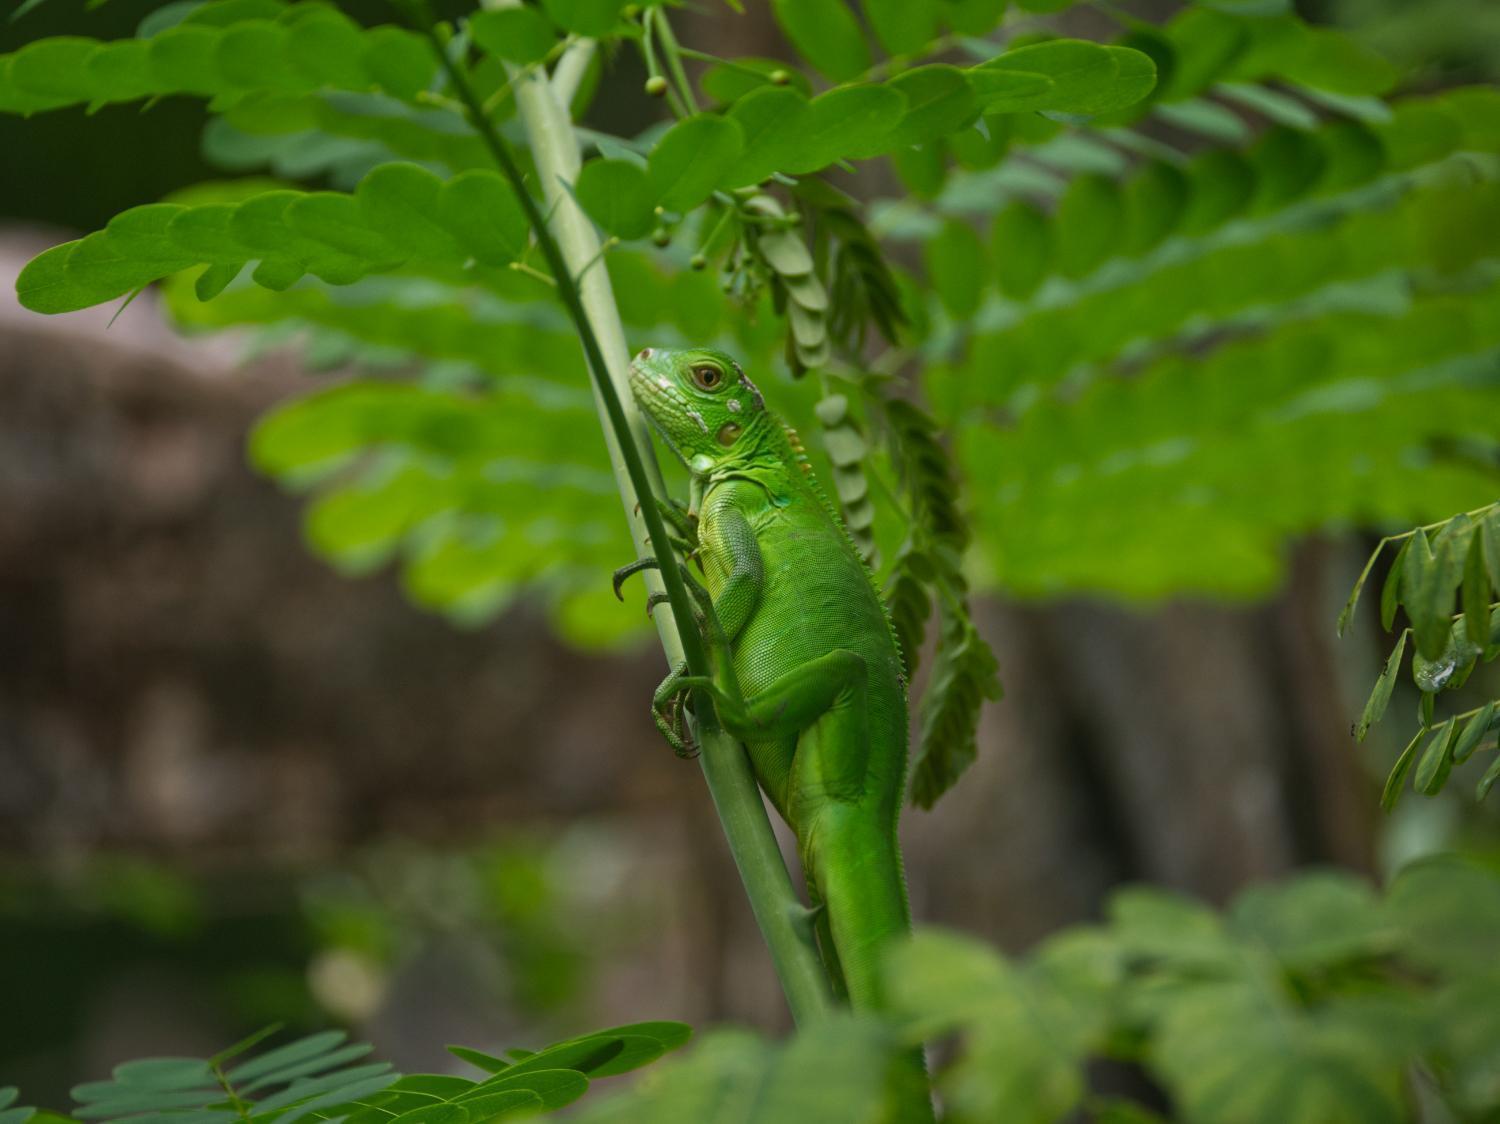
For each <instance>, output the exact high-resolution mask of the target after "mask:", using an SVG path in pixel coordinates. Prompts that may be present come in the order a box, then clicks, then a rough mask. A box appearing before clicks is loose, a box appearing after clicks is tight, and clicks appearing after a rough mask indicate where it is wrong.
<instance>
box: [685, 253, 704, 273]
mask: <svg viewBox="0 0 1500 1124" xmlns="http://www.w3.org/2000/svg"><path fill="white" fill-rule="evenodd" d="M688 265H690V266H692V267H693V268H694V269H707V268H708V259H707V258H706V257H704V256H703V255H702V254H694V255H693V256H692V257H691V258H689V259H688Z"/></svg>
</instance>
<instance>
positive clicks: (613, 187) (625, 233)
mask: <svg viewBox="0 0 1500 1124" xmlns="http://www.w3.org/2000/svg"><path fill="white" fill-rule="evenodd" d="M573 193H574V195H576V196H577V198H578V203H579V205H580V206H581V207H582V208H583V209H584V210H585V211H587V212H588V213H589V217H590V218H592V219H593V220H594V221H595V222H597V223H598V224H599V225H600V226H602V227H603V228H604V229H605V230H606V231H608V232H609V233H610V234H613V235H615V236H616V237H617V238H623V239H626V240H630V239H635V238H644V237H645V236H646V235H647V234H650V233H651V228H652V227H653V226H654V225H655V223H656V214H655V210H654V208H655V206H656V190H655V188H654V187H653V185H652V182H651V177H650V176H649V175H647V173H646V170H645V169H644V168H642V167H640V166H639V165H638V164H632V163H631V162H630V161H628V160H590V161H589V162H588V163H587V164H585V165H584V166H583V168H582V170H581V171H580V172H579V173H578V182H577V183H576V184H574V185H573Z"/></svg>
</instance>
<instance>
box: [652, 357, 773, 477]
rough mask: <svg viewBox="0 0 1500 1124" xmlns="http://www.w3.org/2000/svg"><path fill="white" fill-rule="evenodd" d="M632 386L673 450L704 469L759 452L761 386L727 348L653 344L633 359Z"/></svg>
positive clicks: (701, 471) (763, 412)
mask: <svg viewBox="0 0 1500 1124" xmlns="http://www.w3.org/2000/svg"><path fill="white" fill-rule="evenodd" d="M630 389H631V390H632V391H633V392H634V393H635V399H636V401H637V402H639V403H640V405H641V409H642V410H644V411H645V413H646V416H647V417H648V418H649V419H650V420H651V424H652V425H653V426H655V427H656V430H657V432H659V433H660V434H661V435H662V437H663V438H664V439H665V440H666V442H667V444H669V445H670V446H672V451H673V452H675V453H676V454H677V455H678V456H679V457H681V458H682V460H683V462H684V463H685V464H686V465H687V466H688V468H689V469H690V470H691V471H693V472H695V473H698V474H700V475H702V474H706V473H708V472H711V471H713V468H714V466H715V465H718V464H721V463H722V462H724V461H726V460H736V459H741V458H744V457H746V456H748V455H751V454H753V453H754V452H755V451H756V450H757V448H758V447H759V444H760V442H761V441H762V440H763V439H764V436H763V435H764V433H765V429H766V419H767V417H768V415H767V413H766V404H765V402H764V400H763V399H762V398H761V396H760V391H759V390H757V389H756V388H755V384H754V383H752V382H751V381H750V380H749V379H748V378H746V377H745V372H744V371H742V370H740V367H739V364H738V363H736V362H735V361H734V360H733V359H731V358H730V357H729V356H727V355H725V354H724V353H723V352H722V351H714V350H712V349H710V348H701V347H695V348H687V349H682V350H677V349H673V348H663V347H648V348H646V349H645V350H643V351H642V352H641V353H640V354H639V355H637V356H636V357H635V361H634V362H633V363H631V365H630Z"/></svg>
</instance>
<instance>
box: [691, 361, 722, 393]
mask: <svg viewBox="0 0 1500 1124" xmlns="http://www.w3.org/2000/svg"><path fill="white" fill-rule="evenodd" d="M693 381H694V382H695V383H697V384H698V385H699V386H701V387H702V388H703V389H704V390H717V389H718V388H719V386H720V384H722V383H723V381H724V372H723V371H721V370H719V368H717V367H715V366H713V365H712V364H710V363H700V364H698V366H696V367H694V368H693Z"/></svg>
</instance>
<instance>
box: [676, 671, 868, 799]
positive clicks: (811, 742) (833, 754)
mask: <svg viewBox="0 0 1500 1124" xmlns="http://www.w3.org/2000/svg"><path fill="white" fill-rule="evenodd" d="M866 680H867V670H866V665H865V661H864V658H863V657H862V656H860V655H859V653H857V652H851V651H848V650H847V649H843V648H836V649H834V650H833V651H832V652H829V653H827V654H826V655H822V656H819V657H817V658H816V659H811V660H808V661H807V662H806V663H803V664H800V665H798V666H797V667H796V668H794V669H793V670H792V671H790V672H788V673H787V674H785V675H783V676H781V677H780V678H778V679H776V680H774V681H773V682H771V683H770V684H768V685H767V686H766V687H765V689H763V690H761V691H759V692H757V693H756V694H755V695H753V696H751V697H750V698H747V699H744V700H740V699H737V698H734V697H733V696H732V695H731V694H730V693H729V692H727V691H724V690H723V689H722V688H721V687H720V686H719V685H718V684H717V683H715V682H714V681H713V680H711V679H705V678H700V677H697V676H692V675H684V676H683V677H681V678H680V679H678V680H677V682H676V683H675V684H674V689H675V690H678V691H687V690H692V689H694V688H700V687H701V688H703V689H704V690H706V691H708V692H709V694H711V695H712V696H713V698H714V702H715V703H716V704H717V705H718V710H719V718H720V720H721V721H722V722H723V723H724V728H725V729H727V730H728V731H729V732H730V733H731V734H734V735H735V736H736V737H737V738H739V739H740V740H741V741H744V742H745V743H747V744H748V745H749V746H750V748H751V757H752V760H753V759H754V757H755V747H756V746H757V745H774V744H777V743H784V742H791V743H792V744H795V745H796V750H795V752H794V755H793V759H792V762H791V773H790V775H789V776H788V777H787V778H786V781H785V782H784V784H776V783H775V781H774V780H773V779H772V778H770V777H767V776H766V775H764V774H763V773H762V770H761V766H760V764H759V763H758V762H757V764H756V772H757V773H758V774H761V776H760V780H761V783H762V784H763V785H766V787H767V790H768V791H769V792H771V793H772V796H773V797H779V798H782V799H786V800H787V804H786V806H785V807H784V812H785V813H786V814H787V815H788V818H789V819H790V821H791V823H792V824H793V826H794V827H795V826H797V825H798V823H799V821H800V820H801V818H802V813H803V812H804V811H806V810H807V809H809V808H813V807H816V806H817V805H818V804H820V803H821V802H823V801H824V800H827V799H832V800H840V801H848V800H853V799H855V798H856V797H858V796H859V795H860V794H861V793H862V792H863V791H864V784H865V773H866V768H867V765H868V761H869V751H870V738H869V721H868V715H867V712H866V705H865V684H866ZM663 686H665V685H663ZM775 779H776V780H779V779H780V778H775ZM768 782H770V783H768ZM788 786H789V789H790V791H788ZM778 790H779V791H778Z"/></svg>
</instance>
